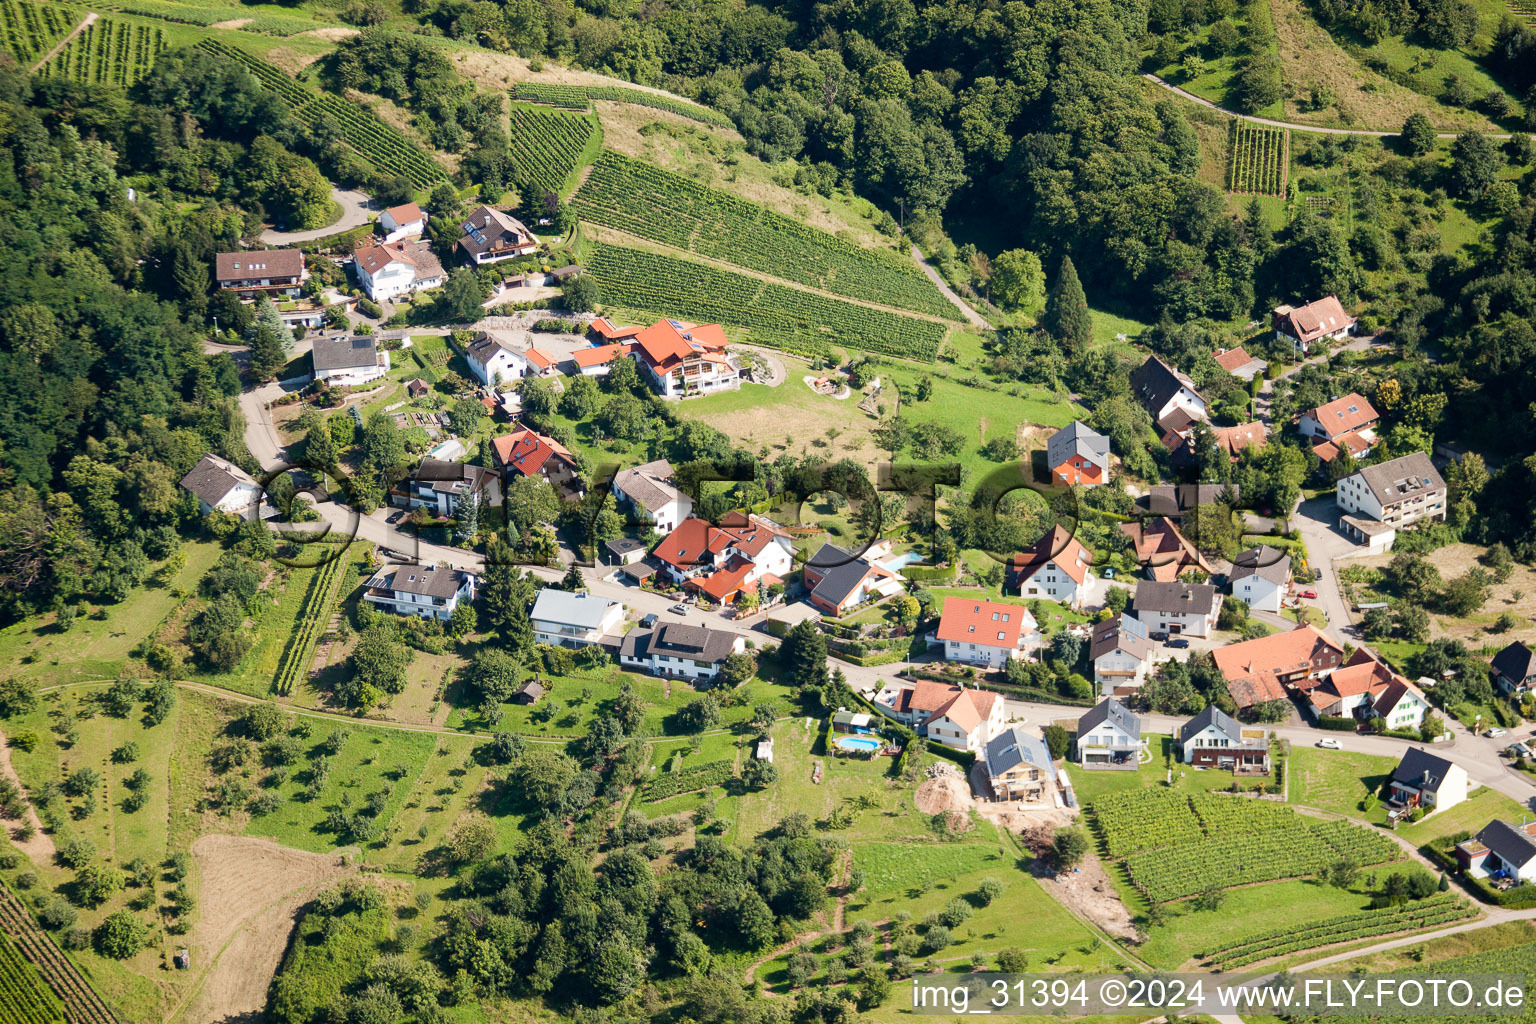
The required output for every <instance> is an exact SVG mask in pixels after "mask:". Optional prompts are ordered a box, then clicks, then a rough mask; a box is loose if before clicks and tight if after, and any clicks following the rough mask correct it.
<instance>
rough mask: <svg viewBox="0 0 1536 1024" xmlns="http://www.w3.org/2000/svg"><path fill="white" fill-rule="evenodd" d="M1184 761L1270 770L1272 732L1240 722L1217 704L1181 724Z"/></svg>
mask: <svg viewBox="0 0 1536 1024" xmlns="http://www.w3.org/2000/svg"><path fill="white" fill-rule="evenodd" d="M1179 748H1180V750H1181V752H1182V754H1183V759H1184V763H1185V764H1187V765H1191V766H1193V767H1196V768H1219V769H1222V770H1223V771H1229V772H1231V773H1233V774H1234V775H1246V774H1259V775H1268V774H1269V736H1268V734H1267V733H1266V732H1265V731H1264V730H1263V729H1257V728H1253V727H1251V726H1241V725H1238V724H1237V722H1236V721H1234V720H1233V718H1232V717H1231V716H1230V715H1228V714H1227V713H1226V712H1225V711H1223V710H1221V709H1220V708H1218V707H1217V706H1216V705H1214V704H1207V705H1206V706H1205V710H1203V711H1201V712H1200V713H1199V714H1198V715H1196V716H1195V717H1194V718H1191V719H1190V720H1189V721H1187V722H1185V723H1184V724H1183V725H1182V726H1180V727H1179Z"/></svg>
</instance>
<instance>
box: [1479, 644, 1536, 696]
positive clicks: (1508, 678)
mask: <svg viewBox="0 0 1536 1024" xmlns="http://www.w3.org/2000/svg"><path fill="white" fill-rule="evenodd" d="M1490 667H1491V668H1492V669H1493V681H1494V682H1495V683H1496V684H1498V687H1499V689H1500V690H1503V691H1504V692H1505V693H1508V694H1521V693H1528V692H1530V691H1531V690H1536V652H1533V651H1532V650H1531V649H1530V648H1529V647H1527V646H1526V645H1525V644H1523V643H1521V642H1520V641H1518V640H1516V641H1515V642H1514V643H1512V644H1510V645H1509V646H1508V647H1506V648H1504V649H1503V650H1502V651H1500V652H1499V653H1498V654H1495V655H1494V656H1493V664H1492V665H1491V666H1490Z"/></svg>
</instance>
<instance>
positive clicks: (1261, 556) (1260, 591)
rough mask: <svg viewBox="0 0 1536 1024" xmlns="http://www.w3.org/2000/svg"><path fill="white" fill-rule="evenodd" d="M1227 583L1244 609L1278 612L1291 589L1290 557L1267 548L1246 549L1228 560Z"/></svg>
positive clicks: (1277, 550) (1261, 546) (1274, 549)
mask: <svg viewBox="0 0 1536 1024" xmlns="http://www.w3.org/2000/svg"><path fill="white" fill-rule="evenodd" d="M1227 580H1228V582H1229V583H1230V584H1231V587H1232V596H1233V597H1235V598H1237V599H1238V600H1239V601H1241V602H1243V603H1244V604H1246V605H1247V606H1248V607H1250V608H1258V609H1261V610H1263V611H1267V612H1279V611H1280V605H1281V604H1282V603H1283V602H1284V600H1285V596H1286V594H1287V593H1288V592H1289V591H1290V589H1291V556H1290V555H1288V554H1286V553H1285V552H1284V551H1280V550H1279V549H1277V548H1272V547H1270V546H1269V545H1268V544H1260V545H1259V546H1258V547H1254V548H1249V549H1248V550H1246V551H1244V552H1242V553H1241V554H1239V555H1238V556H1237V557H1236V558H1234V559H1233V560H1232V571H1231V572H1230V573H1228V575H1227Z"/></svg>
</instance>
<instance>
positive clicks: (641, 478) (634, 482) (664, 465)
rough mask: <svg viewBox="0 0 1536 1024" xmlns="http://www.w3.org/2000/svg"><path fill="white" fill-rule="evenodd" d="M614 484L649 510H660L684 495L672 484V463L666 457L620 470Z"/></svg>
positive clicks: (636, 502) (627, 496)
mask: <svg viewBox="0 0 1536 1024" xmlns="http://www.w3.org/2000/svg"><path fill="white" fill-rule="evenodd" d="M613 486H614V488H615V489H616V490H618V491H620V492H622V493H623V495H624V496H625V497H626V498H628V499H629V500H630V501H633V502H634V503H635V504H637V505H639V506H640V507H641V508H644V509H645V510H646V511H647V512H660V511H661V510H662V509H664V508H666V507H667V506H668V505H670V504H671V503H672V502H674V501H676V500H677V499H678V498H679V497H681V496H682V494H681V492H680V491H678V489H677V488H676V487H674V486H672V463H670V462H668V461H667V460H666V459H657V460H655V461H654V462H647V463H645V464H644V465H642V466H632V467H630V468H629V469H623V470H620V471H619V473H618V475H617V476H615V477H614V478H613Z"/></svg>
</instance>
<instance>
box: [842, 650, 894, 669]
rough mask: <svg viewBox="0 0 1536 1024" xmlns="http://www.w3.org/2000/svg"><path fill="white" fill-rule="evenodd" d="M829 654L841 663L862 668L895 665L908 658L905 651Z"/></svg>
mask: <svg viewBox="0 0 1536 1024" xmlns="http://www.w3.org/2000/svg"><path fill="white" fill-rule="evenodd" d="M828 653H829V654H831V655H832V657H834V658H837V659H838V660H839V661H846V662H848V664H850V665H858V666H860V667H861V668H875V667H877V666H879V665H893V664H895V663H896V662H898V661H900V660H901V659H902V658H904V657H906V652H905V651H873V652H871V653H869V654H845V653H843V652H842V651H828Z"/></svg>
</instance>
